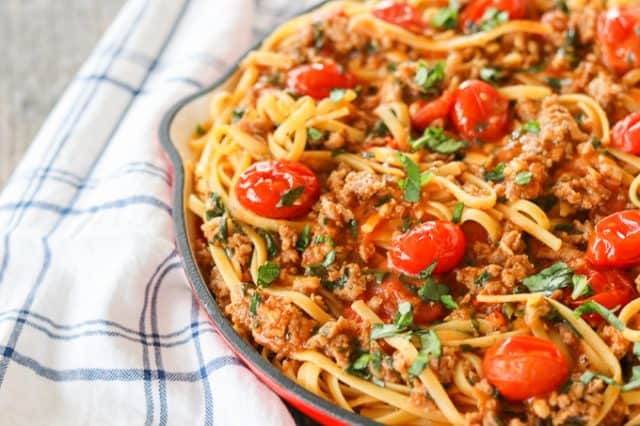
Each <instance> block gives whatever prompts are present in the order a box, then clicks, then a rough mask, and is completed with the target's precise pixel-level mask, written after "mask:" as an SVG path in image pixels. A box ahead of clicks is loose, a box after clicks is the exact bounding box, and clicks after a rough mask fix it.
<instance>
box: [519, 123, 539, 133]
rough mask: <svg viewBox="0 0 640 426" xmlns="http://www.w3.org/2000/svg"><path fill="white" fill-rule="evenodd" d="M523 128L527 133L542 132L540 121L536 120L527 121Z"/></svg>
mask: <svg viewBox="0 0 640 426" xmlns="http://www.w3.org/2000/svg"><path fill="white" fill-rule="evenodd" d="M522 130H524V131H525V132H527V133H534V134H536V135H537V134H538V133H540V123H538V122H537V121H536V120H531V121H527V122H526V123H524V124H523V125H522Z"/></svg>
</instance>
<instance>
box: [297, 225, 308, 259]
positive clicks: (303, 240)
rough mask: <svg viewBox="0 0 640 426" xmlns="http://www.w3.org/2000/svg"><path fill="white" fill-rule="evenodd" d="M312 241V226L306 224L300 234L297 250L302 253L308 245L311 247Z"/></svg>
mask: <svg viewBox="0 0 640 426" xmlns="http://www.w3.org/2000/svg"><path fill="white" fill-rule="evenodd" d="M310 242H311V227H310V226H309V225H305V226H304V228H303V229H302V232H301V233H300V235H298V240H297V241H296V250H298V251H299V252H300V253H302V252H303V251H305V250H306V249H307V247H309V243H310Z"/></svg>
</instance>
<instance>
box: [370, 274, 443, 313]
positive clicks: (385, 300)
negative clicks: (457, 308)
mask: <svg viewBox="0 0 640 426" xmlns="http://www.w3.org/2000/svg"><path fill="white" fill-rule="evenodd" d="M374 296H377V297H379V298H380V299H381V300H382V303H381V304H380V308H379V309H378V311H377V313H378V315H379V316H380V318H381V319H382V320H383V321H384V322H385V323H390V322H391V321H392V320H393V316H394V315H395V314H396V312H397V311H398V304H400V303H402V302H409V303H411V305H412V306H413V322H415V323H416V324H428V323H430V322H433V321H436V320H438V319H441V318H442V317H444V316H445V315H446V310H445V309H444V306H442V304H441V303H437V302H424V301H423V300H422V299H420V298H419V297H418V296H416V295H415V294H413V293H412V292H411V291H410V290H409V289H408V288H406V287H405V286H404V285H403V284H402V283H401V282H400V280H398V279H397V278H396V277H388V278H387V279H385V280H384V281H383V283H382V284H380V285H375V286H373V287H372V288H370V289H369V290H368V291H367V294H366V295H365V298H366V299H367V300H369V299H371V298H372V297H374Z"/></svg>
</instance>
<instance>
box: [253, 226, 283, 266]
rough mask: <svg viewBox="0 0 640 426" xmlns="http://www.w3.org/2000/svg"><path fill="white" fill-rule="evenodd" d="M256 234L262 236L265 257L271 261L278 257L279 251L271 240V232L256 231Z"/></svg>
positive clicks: (273, 240) (274, 241)
mask: <svg viewBox="0 0 640 426" xmlns="http://www.w3.org/2000/svg"><path fill="white" fill-rule="evenodd" d="M258 233H259V234H260V235H261V236H262V238H263V239H264V242H265V243H266V244H267V256H268V257H269V259H273V258H274V257H276V256H277V255H278V252H279V251H280V249H279V248H278V245H277V244H276V240H275V239H274V238H273V235H271V232H269V231H265V230H264V229H258Z"/></svg>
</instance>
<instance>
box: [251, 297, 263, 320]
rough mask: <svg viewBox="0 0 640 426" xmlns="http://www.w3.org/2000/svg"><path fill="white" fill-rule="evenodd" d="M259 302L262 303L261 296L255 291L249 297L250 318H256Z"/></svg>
mask: <svg viewBox="0 0 640 426" xmlns="http://www.w3.org/2000/svg"><path fill="white" fill-rule="evenodd" d="M260 302H262V296H260V293H258V292H257V291H254V292H253V295H252V296H251V304H250V305H249V312H250V313H251V316H254V317H255V316H256V312H257V310H258V305H259V304H260Z"/></svg>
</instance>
